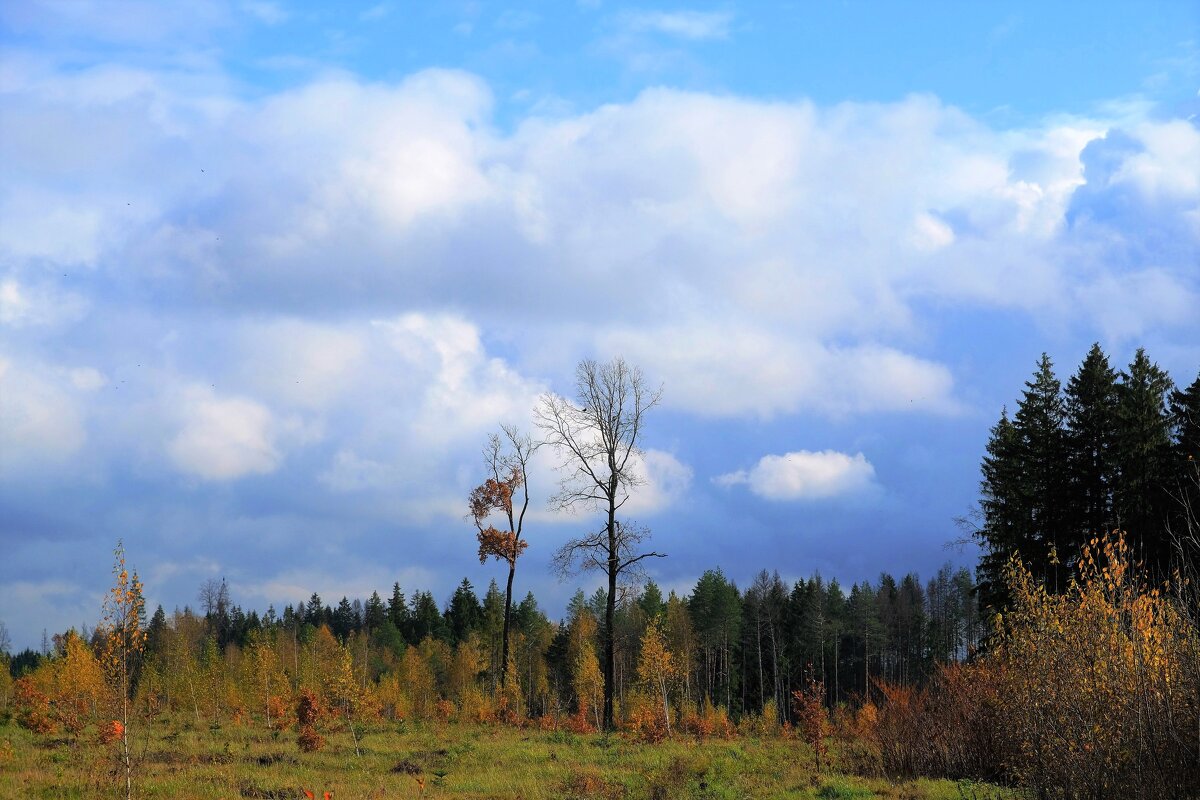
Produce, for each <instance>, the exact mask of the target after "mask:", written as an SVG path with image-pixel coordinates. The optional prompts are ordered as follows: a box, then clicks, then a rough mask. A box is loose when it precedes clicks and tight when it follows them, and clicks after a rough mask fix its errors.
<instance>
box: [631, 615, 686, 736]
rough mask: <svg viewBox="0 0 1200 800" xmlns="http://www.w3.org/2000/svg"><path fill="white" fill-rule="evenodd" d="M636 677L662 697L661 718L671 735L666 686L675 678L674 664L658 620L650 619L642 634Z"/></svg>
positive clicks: (669, 709) (668, 734) (668, 733)
mask: <svg viewBox="0 0 1200 800" xmlns="http://www.w3.org/2000/svg"><path fill="white" fill-rule="evenodd" d="M637 672H638V679H639V680H640V681H641V682H642V684H643V685H645V686H646V688H647V689H649V690H650V691H652V692H654V693H655V694H657V695H658V696H659V697H661V698H662V707H663V719H664V720H665V722H666V727H667V736H670V735H671V708H670V706H669V705H668V704H667V688H668V687H669V686H670V684H671V682H672V681H674V680H675V676H676V674H677V673H676V664H675V659H674V658H673V657H672V655H671V651H670V650H668V649H667V643H666V641H665V640H664V638H663V634H662V631H661V630H659V627H658V622H657V621H652V622H651V623H650V624H649V625H647V626H646V632H645V633H644V634H642V653H641V657H640V658H639V659H638V667H637Z"/></svg>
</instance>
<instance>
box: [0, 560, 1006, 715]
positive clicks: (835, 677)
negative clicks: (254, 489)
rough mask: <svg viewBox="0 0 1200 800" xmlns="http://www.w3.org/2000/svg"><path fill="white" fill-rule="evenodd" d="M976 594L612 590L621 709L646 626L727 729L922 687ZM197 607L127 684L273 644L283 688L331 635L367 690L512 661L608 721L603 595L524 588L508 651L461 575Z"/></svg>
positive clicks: (956, 640)
mask: <svg viewBox="0 0 1200 800" xmlns="http://www.w3.org/2000/svg"><path fill="white" fill-rule="evenodd" d="M973 589H974V587H973V584H972V581H971V578H970V574H969V573H968V571H967V570H965V569H958V570H957V571H955V570H954V569H953V568H952V567H951V566H950V565H949V564H947V565H946V566H944V567H943V568H942V569H941V570H939V571H938V573H937V575H936V576H935V577H934V578H932V579H930V580H929V581H927V582H922V581H921V580H920V579H919V577H918V576H917V575H916V574H911V573H910V574H908V575H905V576H903V577H902V578H900V579H899V580H897V579H896V578H894V577H893V576H891V575H889V574H887V573H883V574H881V575H880V577H879V579H878V580H877V581H876V582H875V583H874V584H872V583H871V582H869V581H863V582H861V583H856V584H854V585H852V586H851V588H850V590H849V592H847V591H845V590H844V589H843V588H842V586H841V584H839V582H838V581H837V580H836V579H834V580H829V581H826V580H824V579H823V578H822V577H821V576H820V575H813V576H812V577H810V578H808V579H806V580H799V581H796V582H794V583H791V584H788V583H785V582H784V581H783V580H782V578H781V577H780V576H779V574H778V573H777V572H775V573H769V572H767V571H765V570H764V571H761V572H759V573H758V575H757V576H756V577H755V578H754V580H753V581H752V582H751V583H750V585H749V586H748V587H746V588H745V589H744V590H743V589H740V588H739V587H738V586H737V584H736V583H735V582H733V581H731V580H729V579H728V578H727V577H726V576H725V575H724V574H723V573H722V572H721V570H719V569H714V570H709V571H707V572H705V573H704V574H703V575H702V576H701V577H700V579H699V580H698V581H697V583H696V585H695V587H694V589H693V590H692V592H691V593H690V594H687V595H684V596H682V597H681V596H678V595H677V594H676V593H674V592H671V593H669V594H668V595H667V596H665V597H664V596H663V594H662V592H661V590H660V589H659V588H658V586H657V584H655V583H654V582H653V581H649V582H647V583H646V584H645V585H644V587H641V588H640V589H638V590H636V591H635V590H630V591H625V592H620V593H619V595H620V596H619V597H618V598H617V599H616V601H615V603H614V608H615V614H614V629H613V636H612V640H613V642H614V643H615V645H616V646H615V650H614V655H615V658H614V675H615V683H614V697H615V703H616V706H617V708H618V709H620V708H621V707H623V705H624V704H625V702H626V699H627V698H628V697H629V696H630V695H631V694H634V693H636V691H637V689H638V686H639V677H638V668H639V664H640V663H641V661H642V659H643V652H642V650H643V643H644V640H645V638H646V635H647V631H648V630H650V629H654V630H655V631H656V632H657V634H659V635H661V636H662V640H663V641H662V645H661V646H662V647H663V649H664V652H666V653H667V654H669V656H670V658H671V661H672V663H673V664H674V665H675V666H674V668H673V671H672V677H671V680H670V686H669V692H668V694H669V697H668V700H669V702H670V703H671V704H673V705H674V704H676V703H678V704H680V705H682V706H692V707H702V706H704V705H706V704H707V705H711V706H714V707H720V708H721V709H723V710H724V711H725V712H726V713H728V714H729V715H730V717H731V718H732V719H734V720H736V719H740V718H741V717H743V716H745V715H748V714H758V713H761V712H762V710H763V709H764V708H769V709H771V713H772V714H774V715H776V717H777V718H778V721H779V722H785V721H788V720H789V719H790V718H791V713H792V712H791V704H790V702H789V698H790V697H791V696H792V694H793V692H795V691H796V690H798V689H799V688H801V687H802V686H804V685H806V683H807V682H808V681H809V680H810V679H813V680H817V681H819V682H821V683H822V684H823V685H824V686H825V687H826V689H825V696H824V701H825V703H826V704H827V705H828V706H831V707H832V706H834V705H836V704H838V703H842V702H846V701H848V700H852V699H853V700H857V701H861V700H862V699H864V698H866V697H868V696H869V695H870V694H871V691H872V687H873V682H874V679H881V680H886V681H889V682H895V683H899V684H905V685H907V684H914V683H919V682H923V681H924V680H925V679H926V677H927V676H929V675H930V674H932V672H933V670H935V669H936V667H937V665H939V664H944V663H949V662H954V661H960V660H963V659H965V658H966V657H967V656H968V654H969V653H971V652H972V651H973V650H974V649H975V648H976V647H977V645H978V643H979V641H980V639H981V638H982V636H983V632H984V631H983V625H982V623H981V620H980V617H979V613H978V611H977V609H976V605H975V601H974V597H973ZM199 599H200V606H199V608H197V609H195V610H193V609H192V608H191V607H187V606H185V607H184V608H183V609H182V610H179V609H177V610H176V611H175V612H174V613H171V614H168V613H166V612H165V611H164V609H163V608H162V606H159V607H158V608H157V609H156V610H155V611H154V613H153V615H151V617H150V618H149V619H148V620H143V625H142V627H143V628H144V631H145V648H144V652H143V653H141V654H140V655H139V656H138V658H137V661H136V663H135V664H134V665H133V666H132V668H131V669H132V673H133V683H134V684H135V686H136V685H137V683H138V681H139V680H140V678H141V676H142V674H143V672H144V671H145V670H150V672H151V674H154V675H156V676H158V677H156V678H155V681H157V682H162V681H165V680H167V678H166V676H170V675H173V676H175V677H174V678H172V680H175V681H177V682H178V681H183V680H184V679H185V677H186V676H188V675H194V674H203V673H204V672H205V670H211V669H214V668H221V669H223V668H224V666H227V665H230V664H235V663H239V662H240V661H241V660H243V659H244V658H245V657H246V654H247V653H249V652H251V651H253V650H255V649H256V648H259V647H262V646H263V645H264V643H265V644H268V645H269V646H271V647H272V648H273V649H275V650H276V651H277V656H278V661H279V663H280V664H281V670H282V672H283V673H287V674H288V678H287V681H289V682H290V681H292V680H295V679H296V678H297V676H298V671H299V670H300V654H301V653H302V652H303V651H304V648H305V647H306V646H310V645H311V644H312V643H313V642H316V641H318V640H319V639H322V638H328V639H329V640H330V641H332V642H334V643H336V644H337V645H338V646H340V647H343V648H346V649H347V651H348V652H349V653H351V654H352V656H353V658H354V660H355V664H356V669H357V671H358V675H359V679H360V680H361V682H362V683H363V685H364V686H365V685H368V684H370V685H376V686H377V685H379V684H380V683H381V682H386V681H387V680H388V678H389V677H390V676H393V675H394V674H395V673H396V672H397V670H399V667H400V665H401V664H403V663H404V662H405V659H406V657H409V656H408V655H407V654H409V653H410V651H411V652H412V653H415V654H418V656H419V657H420V658H421V659H423V660H424V661H425V662H426V664H425V666H426V667H427V668H428V669H429V670H430V672H431V674H433V675H434V676H435V682H434V685H433V686H432V687H431V691H432V695H435V696H436V697H437V698H439V699H447V698H451V697H454V696H456V695H455V690H454V687H453V686H452V681H451V677H450V672H449V671H448V669H447V668H446V664H448V663H452V662H453V661H454V660H455V659H456V658H457V657H458V654H459V651H460V650H465V651H468V652H469V653H470V660H472V662H473V663H474V664H475V667H476V668H475V669H473V670H472V671H471V674H470V676H469V680H470V682H471V683H472V685H477V686H478V687H479V688H480V690H481V691H485V692H486V693H488V694H500V693H502V692H503V690H504V688H505V687H504V682H505V680H504V675H505V672H506V670H505V664H506V663H507V666H508V668H509V671H511V672H512V673H514V674H515V677H514V679H513V681H514V683H515V684H516V685H517V686H518V687H519V688H518V690H517V691H518V692H519V696H520V710H521V714H522V715H523V716H524V715H528V716H541V715H546V714H559V715H572V714H579V713H580V712H581V711H582V712H583V713H584V714H588V713H594V712H596V711H599V712H600V718H599V720H598V723H599V724H600V725H603V698H602V686H601V685H600V684H601V681H602V676H601V667H600V663H601V662H600V657H601V654H602V652H603V651H602V648H603V644H604V642H605V641H606V640H607V638H608V637H607V636H606V632H605V631H604V625H605V622H604V620H605V617H606V613H607V608H608V598H607V594H606V591H605V589H604V588H600V589H598V590H597V591H596V592H595V593H594V594H592V595H591V596H590V597H587V596H585V595H584V593H583V592H582V591H578V592H576V594H575V596H574V597H573V598H572V600H571V602H570V603H569V605H568V607H567V609H566V615H565V617H564V618H563V619H562V620H561V621H558V622H554V621H552V620H551V619H550V618H549V617H548V616H547V615H546V614H545V612H544V611H543V610H542V609H541V608H540V606H539V604H538V602H537V599H536V598H535V597H534V595H533V593H532V592H529V593H527V594H526V596H525V598H524V599H523V600H522V601H521V602H519V603H517V604H515V606H514V608H513V613H512V619H511V631H510V633H511V637H512V640H513V644H512V650H511V652H510V653H508V654H507V655H506V653H505V651H504V644H503V642H504V636H503V632H504V591H503V590H502V589H501V588H500V587H499V586H498V585H497V583H496V582H495V581H492V582H491V584H490V585H489V587H488V589H487V591H486V592H485V593H484V594H483V597H482V598H480V597H479V596H478V594H477V593H476V591H475V588H474V587H473V586H472V585H471V583H470V581H469V580H467V579H466V578H464V579H463V581H462V583H461V584H459V586H458V587H457V588H456V589H455V590H454V592H453V594H452V595H451V596H450V598H449V599H448V601H447V602H446V603H445V604H444V605H443V606H442V607H441V608H439V606H438V604H437V603H436V601H435V599H434V596H433V594H432V593H431V592H427V591H417V592H415V593H413V595H412V597H411V598H408V597H406V595H405V593H404V591H403V590H402V589H401V587H400V585H399V584H398V583H397V584H395V585H393V587H392V590H391V592H390V595H389V596H388V598H387V599H386V600H385V599H384V598H383V597H382V596H381V595H380V594H379V592H374V593H372V594H371V596H370V597H369V598H367V599H366V600H365V601H363V600H361V599H355V600H353V601H351V600H350V599H348V598H346V597H343V598H341V600H340V601H339V602H338V603H336V604H333V605H331V604H327V603H325V602H324V601H322V599H321V598H320V596H319V595H318V594H316V593H314V594H313V595H312V596H311V597H310V598H309V599H308V600H307V601H304V602H298V603H296V604H294V605H293V604H288V605H286V606H285V607H284V609H283V611H282V613H277V612H276V610H275V608H274V606H270V607H268V609H267V610H266V612H265V613H262V614H260V613H258V612H257V611H255V610H250V611H246V610H243V608H242V607H241V606H240V605H237V604H235V603H232V602H230V597H229V590H228V587H227V585H226V583H225V582H224V581H223V580H222V581H209V582H207V583H206V584H205V585H204V586H203V587H202V588H201V591H200V593H199ZM69 638H70V639H72V640H76V641H80V642H83V643H84V644H85V645H87V646H88V647H90V648H91V649H92V650H93V651H95V652H99V651H100V649H101V648H102V646H103V642H104V633H103V629H102V628H97V629H96V630H95V631H93V632H91V633H90V634H89V633H88V632H87V631H86V630H84V631H83V632H82V633H78V632H75V631H70V632H68V633H65V634H59V635H56V636H54V637H53V639H52V642H53V643H52V645H51V647H50V649H49V652H46V653H40V652H38V651H34V650H26V651H24V652H22V653H19V654H17V655H16V656H14V657H12V658H11V659H10V660H9V665H8V666H9V670H8V672H9V674H10V675H11V676H12V677H13V678H19V677H21V676H22V675H26V674H29V673H31V672H33V671H34V670H36V669H37V668H38V667H39V666H40V665H41V664H43V663H49V662H53V661H54V660H55V659H57V658H61V657H63V656H64V655H65V654H66V649H67V647H66V642H67V641H68V639H69ZM222 665H224V666H222ZM227 677H228V680H236V678H235V677H234V676H227ZM459 678H460V679H461V676H459ZM281 680H282V679H281ZM193 692H194V687H193V688H192V689H189V688H188V687H186V686H176V687H175V691H174V692H173V696H174V697H175V698H176V700H175V701H174V702H173V703H172V705H176V704H178V703H184V704H186V701H187V700H188V698H189V697H191V696H192V694H193ZM227 694H228V691H225V692H222V693H219V696H224V695H227ZM515 705H516V704H515V703H514V706H515ZM214 713H215V712H214ZM618 716H619V714H618Z"/></svg>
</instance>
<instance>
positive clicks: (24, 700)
mask: <svg viewBox="0 0 1200 800" xmlns="http://www.w3.org/2000/svg"><path fill="white" fill-rule="evenodd" d="M13 698H14V700H15V705H16V707H17V724H18V725H20V726H21V727H22V728H25V729H26V730H29V731H32V732H33V733H38V734H50V733H54V732H55V730H56V729H57V726H56V725H55V723H54V719H53V718H52V717H51V714H50V698H49V696H48V695H47V694H46V693H45V692H43V691H41V690H40V689H38V687H37V685H36V684H35V682H34V678H33V676H31V675H27V676H25V677H23V678H18V679H17V681H16V682H15V683H14V684H13Z"/></svg>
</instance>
